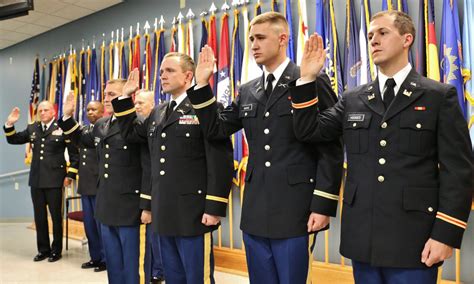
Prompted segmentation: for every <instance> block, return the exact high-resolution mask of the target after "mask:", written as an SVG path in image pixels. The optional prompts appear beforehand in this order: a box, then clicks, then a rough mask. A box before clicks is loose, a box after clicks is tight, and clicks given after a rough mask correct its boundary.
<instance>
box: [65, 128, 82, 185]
mask: <svg viewBox="0 0 474 284" xmlns="http://www.w3.org/2000/svg"><path fill="white" fill-rule="evenodd" d="M63 135H64V134H63ZM64 141H65V143H66V148H67V153H68V155H69V167H68V169H67V174H66V176H67V177H68V178H72V179H76V176H77V174H78V172H79V149H78V148H77V147H76V146H75V145H73V144H72V142H71V139H68V137H67V135H65V139H64Z"/></svg>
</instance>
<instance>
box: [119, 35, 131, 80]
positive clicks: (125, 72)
mask: <svg viewBox="0 0 474 284" xmlns="http://www.w3.org/2000/svg"><path fill="white" fill-rule="evenodd" d="M120 46H121V48H120V61H121V64H120V75H121V78H123V79H127V78H128V72H129V67H128V64H127V55H126V53H125V42H123V41H122V42H121V43H120Z"/></svg>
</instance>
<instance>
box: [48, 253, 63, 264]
mask: <svg viewBox="0 0 474 284" xmlns="http://www.w3.org/2000/svg"><path fill="white" fill-rule="evenodd" d="M60 259H61V254H59V253H52V254H51V255H50V256H49V258H48V262H55V261H58V260H60Z"/></svg>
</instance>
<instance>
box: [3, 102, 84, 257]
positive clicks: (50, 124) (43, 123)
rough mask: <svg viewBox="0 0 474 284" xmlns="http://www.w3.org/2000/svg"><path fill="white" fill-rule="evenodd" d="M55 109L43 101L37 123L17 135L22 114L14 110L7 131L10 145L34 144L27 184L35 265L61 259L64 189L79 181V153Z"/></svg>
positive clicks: (8, 120) (39, 108)
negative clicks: (33, 220)
mask: <svg viewBox="0 0 474 284" xmlns="http://www.w3.org/2000/svg"><path fill="white" fill-rule="evenodd" d="M54 115H55V111H54V107H53V105H52V104H51V103H50V102H48V101H43V102H41V103H40V104H39V105H38V117H39V120H40V121H38V122H33V123H32V124H29V125H28V126H27V127H26V129H25V130H23V131H20V132H16V130H15V127H14V124H15V122H17V121H18V119H19V117H20V110H19V109H18V108H17V107H15V108H14V109H13V110H12V112H11V113H10V115H9V116H8V119H7V122H6V123H5V126H4V130H5V135H6V136H7V142H8V143H9V144H25V143H31V148H32V152H33V158H32V161H31V167H30V177H29V181H28V184H29V186H30V187H31V199H32V201H33V209H34V217H35V226H36V244H37V248H38V255H36V256H35V257H34V259H33V260H34V261H41V260H44V259H46V258H48V257H49V259H48V261H49V262H54V261H57V260H59V259H60V258H61V252H62V247H63V202H64V200H63V195H64V194H63V187H66V186H69V185H70V184H71V180H72V179H75V178H76V175H77V172H78V170H77V166H78V161H79V158H78V152H77V149H76V147H74V146H73V145H71V143H70V142H71V141H70V140H68V139H66V138H65V136H64V134H63V132H62V130H61V129H60V128H59V127H58V125H57V123H56V119H55V118H54ZM66 148H67V150H68V154H69V162H70V166H69V167H67V165H66V160H65V158H64V151H65V149H66ZM46 205H48V208H49V213H50V214H51V219H52V221H53V237H54V239H53V243H52V245H50V242H49V233H48V218H47V212H46Z"/></svg>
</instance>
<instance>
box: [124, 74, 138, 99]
mask: <svg viewBox="0 0 474 284" xmlns="http://www.w3.org/2000/svg"><path fill="white" fill-rule="evenodd" d="M139 84H140V72H139V71H138V68H135V69H133V70H132V72H130V75H128V79H127V83H125V85H124V86H123V89H122V95H124V96H127V97H130V96H131V95H132V94H134V93H135V92H136V91H137V90H138V88H139V87H138V86H139Z"/></svg>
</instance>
